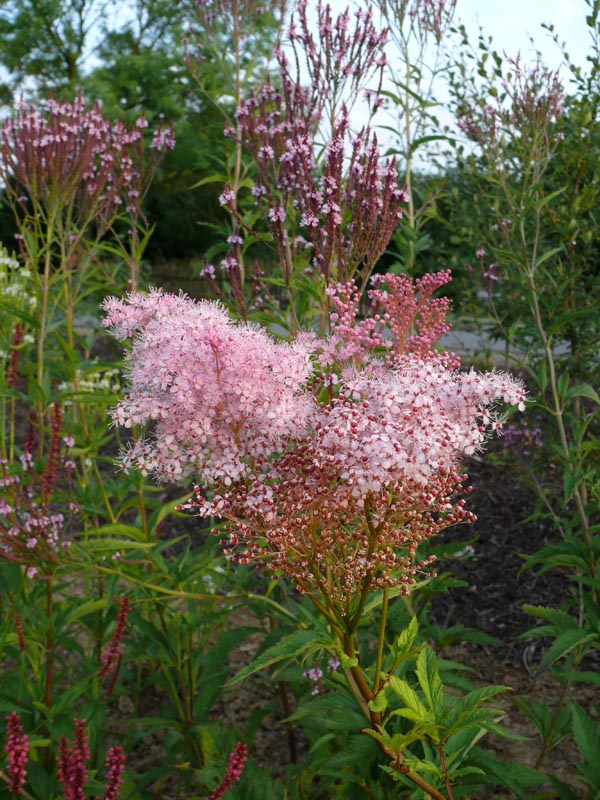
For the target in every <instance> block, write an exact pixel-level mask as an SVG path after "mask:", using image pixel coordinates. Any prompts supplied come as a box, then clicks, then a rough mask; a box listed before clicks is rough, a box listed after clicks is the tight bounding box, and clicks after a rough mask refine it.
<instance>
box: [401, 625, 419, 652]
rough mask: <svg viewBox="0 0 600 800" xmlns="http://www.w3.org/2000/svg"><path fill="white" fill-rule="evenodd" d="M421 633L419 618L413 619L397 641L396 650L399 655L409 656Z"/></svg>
mask: <svg viewBox="0 0 600 800" xmlns="http://www.w3.org/2000/svg"><path fill="white" fill-rule="evenodd" d="M418 633H419V622H418V620H417V617H416V616H415V617H412V618H411V620H410V622H409V623H408V625H407V626H406V628H405V629H404V630H403V631H402V633H401V634H400V636H398V638H397V639H396V649H397V651H398V653H399V654H407V653H410V652H411V651H412V650H413V647H414V644H415V641H416V639H417V634H418Z"/></svg>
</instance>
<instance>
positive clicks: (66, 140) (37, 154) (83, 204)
mask: <svg viewBox="0 0 600 800" xmlns="http://www.w3.org/2000/svg"><path fill="white" fill-rule="evenodd" d="M147 125H148V123H147V121H146V119H145V118H144V117H143V116H141V117H140V118H139V119H138V120H137V121H136V123H135V125H134V126H133V127H132V128H131V129H127V127H126V126H125V125H124V124H123V122H117V123H116V124H115V125H111V123H110V122H109V120H108V118H107V117H106V116H105V115H104V113H103V112H102V110H101V109H100V108H99V107H95V108H86V106H85V103H84V100H83V98H82V97H81V95H80V96H78V97H76V98H75V100H74V101H73V102H72V103H70V102H60V101H58V100H54V99H52V98H50V99H49V100H48V101H47V103H46V109H45V111H39V110H37V109H35V108H30V107H27V106H25V105H21V106H20V107H19V108H18V109H17V113H16V114H15V115H14V116H13V117H11V118H10V119H7V120H6V121H5V122H4V123H3V125H2V127H1V128H0V152H1V153H2V159H1V162H0V163H1V164H2V166H1V167H0V177H1V178H2V181H3V183H4V185H5V186H6V187H7V189H8V191H9V196H10V197H12V198H13V200H14V202H15V204H16V205H17V206H18V207H19V208H20V209H21V211H22V213H23V214H24V215H27V214H29V213H34V212H35V211H36V210H39V207H40V206H41V207H43V208H44V209H46V213H48V214H51V213H52V212H53V211H55V210H56V207H57V205H59V204H65V205H67V206H68V207H69V208H70V209H71V213H73V214H74V215H77V216H78V217H79V224H81V222H82V221H85V222H86V223H87V222H88V221H89V220H90V219H91V218H93V219H94V220H95V222H96V223H97V224H100V225H102V224H103V223H104V224H106V223H109V222H110V221H112V219H113V218H114V215H115V210H118V209H121V208H124V209H126V211H127V212H128V213H129V214H130V215H131V216H132V218H133V217H135V216H137V214H139V211H140V202H141V199H142V196H143V194H144V193H145V191H146V189H147V187H148V177H149V176H148V174H144V173H145V167H146V165H145V163H144V162H145V156H144V140H143V132H144V129H145V128H146V127H147ZM173 144H174V143H173V141H172V134H171V133H170V132H167V131H163V130H158V131H156V133H155V134H154V138H153V140H152V144H151V147H152V148H154V149H155V150H157V151H159V152H161V151H164V150H165V149H168V148H170V147H173ZM32 203H33V205H34V206H38V208H34V207H33V206H32Z"/></svg>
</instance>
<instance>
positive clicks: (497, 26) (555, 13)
mask: <svg viewBox="0 0 600 800" xmlns="http://www.w3.org/2000/svg"><path fill="white" fill-rule="evenodd" d="M589 12H590V9H589V6H588V4H587V3H586V2H585V0H458V2H457V6H456V15H455V19H460V20H461V22H464V24H465V25H466V27H467V30H468V31H469V32H470V33H471V32H472V33H473V34H474V35H476V34H477V23H479V24H480V25H481V27H482V28H483V30H484V32H485V33H486V34H488V35H491V36H493V39H494V44H495V46H496V49H497V50H506V51H507V52H508V53H509V54H510V55H514V54H516V52H517V51H518V50H520V51H521V53H522V54H523V56H524V57H525V56H526V55H527V54H531V53H532V48H531V44H530V42H529V35H531V36H533V38H534V39H535V43H536V46H537V47H538V48H539V49H540V50H541V52H542V55H543V58H544V61H545V62H546V63H547V65H548V66H550V67H558V66H559V63H560V54H559V51H558V50H557V48H556V45H554V43H553V42H552V41H551V37H550V34H549V33H548V32H547V31H544V30H542V29H541V27H540V26H541V24H542V23H553V24H554V27H555V31H556V32H557V33H558V34H559V37H560V39H561V40H564V41H565V42H566V44H567V52H568V53H569V55H570V56H571V58H572V59H573V60H574V61H575V62H576V63H578V64H583V62H584V60H585V55H586V54H587V52H588V51H589V45H590V33H589V31H590V29H589V28H588V27H587V25H586V23H585V18H586V15H587V14H589Z"/></svg>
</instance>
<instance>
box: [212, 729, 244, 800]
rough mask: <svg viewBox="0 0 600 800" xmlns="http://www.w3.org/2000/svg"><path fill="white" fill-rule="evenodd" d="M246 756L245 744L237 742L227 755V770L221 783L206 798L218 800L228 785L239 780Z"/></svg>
mask: <svg viewBox="0 0 600 800" xmlns="http://www.w3.org/2000/svg"><path fill="white" fill-rule="evenodd" d="M247 758H248V748H247V746H246V745H245V744H243V743H242V742H238V743H237V744H236V746H235V748H234V749H233V751H232V753H231V754H230V756H229V761H228V762H227V772H226V773H225V777H224V778H223V780H222V781H221V783H220V784H219V785H218V786H217V788H216V789H215V790H214V791H213V792H212V793H211V794H210V795H209V797H208V798H207V800H220V798H221V797H223V795H224V794H225V792H226V791H227V789H229V787H230V786H233V784H234V783H237V782H238V781H239V779H240V778H241V777H242V772H243V771H244V766H245V765H246V760H247Z"/></svg>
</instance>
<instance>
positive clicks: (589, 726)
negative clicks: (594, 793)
mask: <svg viewBox="0 0 600 800" xmlns="http://www.w3.org/2000/svg"><path fill="white" fill-rule="evenodd" d="M572 715H573V716H572V719H573V736H574V737H575V742H576V743H577V747H578V748H579V751H580V753H581V755H582V756H583V758H584V759H585V761H587V762H588V764H595V765H596V766H597V767H600V760H599V756H600V725H599V724H598V722H597V721H596V720H594V719H592V718H591V717H590V716H588V714H586V713H585V711H584V710H583V709H582V708H581V706H579V705H578V704H577V703H573V704H572Z"/></svg>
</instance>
